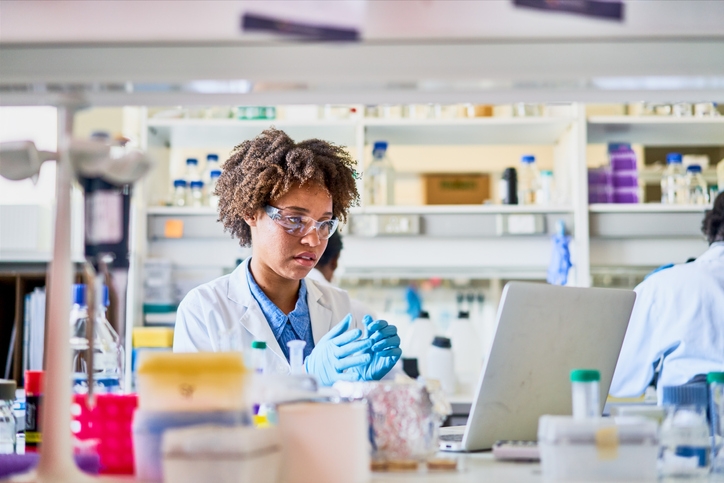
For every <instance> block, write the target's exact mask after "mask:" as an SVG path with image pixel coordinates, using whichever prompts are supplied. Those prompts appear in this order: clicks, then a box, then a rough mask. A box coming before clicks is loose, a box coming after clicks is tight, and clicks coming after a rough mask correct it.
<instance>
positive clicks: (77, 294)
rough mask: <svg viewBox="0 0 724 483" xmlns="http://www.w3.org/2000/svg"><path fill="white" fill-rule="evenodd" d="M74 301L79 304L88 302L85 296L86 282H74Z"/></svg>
mask: <svg viewBox="0 0 724 483" xmlns="http://www.w3.org/2000/svg"><path fill="white" fill-rule="evenodd" d="M73 303H74V304H78V305H85V304H86V297H85V284H83V283H74V284H73Z"/></svg>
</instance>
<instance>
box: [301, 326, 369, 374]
mask: <svg viewBox="0 0 724 483" xmlns="http://www.w3.org/2000/svg"><path fill="white" fill-rule="evenodd" d="M351 321H352V315H350V314H347V317H345V318H344V319H343V320H342V322H340V323H339V324H337V325H336V326H334V328H333V329H332V330H330V331H329V332H327V333H326V334H325V335H324V337H322V338H321V339H320V340H319V343H317V344H316V345H315V346H314V349H313V350H312V353H311V354H309V357H307V360H305V361H304V368H305V369H306V370H307V373H308V374H314V375H315V376H317V378H318V379H319V381H320V382H321V383H322V384H324V385H325V386H331V385H332V384H334V383H335V382H337V381H359V379H360V375H359V373H357V372H354V371H350V372H347V373H345V372H344V371H345V370H346V369H354V368H357V367H364V366H366V365H367V364H369V362H370V360H371V359H372V356H371V355H370V354H367V353H366V352H365V353H362V354H356V353H358V352H360V351H366V350H367V349H369V348H370V347H371V346H372V344H373V342H372V341H371V340H369V339H362V340H357V339H359V338H360V336H361V335H362V331H361V330H359V329H354V330H347V329H349V323H350V322H351ZM354 354H356V355H354Z"/></svg>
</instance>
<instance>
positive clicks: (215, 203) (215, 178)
mask: <svg viewBox="0 0 724 483" xmlns="http://www.w3.org/2000/svg"><path fill="white" fill-rule="evenodd" d="M219 176H221V170H220V169H215V170H213V171H212V172H211V173H209V179H210V180H211V181H209V196H208V201H209V206H210V207H212V208H218V207H219V195H217V194H216V183H218V182H219Z"/></svg>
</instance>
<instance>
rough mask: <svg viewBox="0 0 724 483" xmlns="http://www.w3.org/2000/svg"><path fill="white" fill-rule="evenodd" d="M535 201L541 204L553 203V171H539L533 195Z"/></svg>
mask: <svg viewBox="0 0 724 483" xmlns="http://www.w3.org/2000/svg"><path fill="white" fill-rule="evenodd" d="M535 202H536V204H538V205H543V206H547V205H550V204H552V203H553V171H548V170H543V171H541V172H540V184H539V186H538V192H537V193H536V195H535Z"/></svg>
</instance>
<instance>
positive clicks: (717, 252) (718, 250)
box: [696, 242, 724, 262]
mask: <svg viewBox="0 0 724 483" xmlns="http://www.w3.org/2000/svg"><path fill="white" fill-rule="evenodd" d="M700 260H701V261H704V260H723V261H724V242H714V243H712V244H711V245H710V246H709V249H708V250H707V251H705V252H704V253H703V254H702V255H701V256H700V257H699V258H697V259H696V261H697V262H698V261H700Z"/></svg>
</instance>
